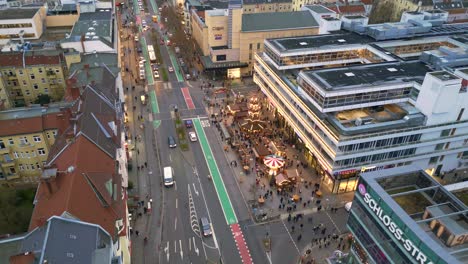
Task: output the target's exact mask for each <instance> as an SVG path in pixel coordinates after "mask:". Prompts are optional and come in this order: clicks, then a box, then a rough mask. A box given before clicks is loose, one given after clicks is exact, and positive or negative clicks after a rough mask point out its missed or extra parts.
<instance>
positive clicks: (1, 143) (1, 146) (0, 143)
mask: <svg viewBox="0 0 468 264" xmlns="http://www.w3.org/2000/svg"><path fill="white" fill-rule="evenodd" d="M4 148H5V143H3V140H1V139H0V149H4Z"/></svg>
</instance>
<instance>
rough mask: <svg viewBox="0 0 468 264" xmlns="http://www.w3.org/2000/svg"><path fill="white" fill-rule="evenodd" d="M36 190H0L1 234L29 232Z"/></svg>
mask: <svg viewBox="0 0 468 264" xmlns="http://www.w3.org/2000/svg"><path fill="white" fill-rule="evenodd" d="M35 191H36V189H35V188H31V189H21V190H14V189H9V188H3V187H2V188H0V234H19V233H23V232H26V231H27V230H28V226H29V221H30V219H31V215H32V210H33V199H34V196H35Z"/></svg>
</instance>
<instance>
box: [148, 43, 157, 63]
mask: <svg viewBox="0 0 468 264" xmlns="http://www.w3.org/2000/svg"><path fill="white" fill-rule="evenodd" d="M148 56H149V59H150V62H156V53H154V48H153V45H148Z"/></svg>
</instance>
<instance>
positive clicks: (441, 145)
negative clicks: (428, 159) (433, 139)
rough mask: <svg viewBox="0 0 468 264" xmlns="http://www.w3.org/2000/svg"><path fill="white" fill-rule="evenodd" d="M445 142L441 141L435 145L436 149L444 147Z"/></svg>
mask: <svg viewBox="0 0 468 264" xmlns="http://www.w3.org/2000/svg"><path fill="white" fill-rule="evenodd" d="M444 145H445V143H440V144H437V145H436V146H435V150H441V149H442V148H443V147H444Z"/></svg>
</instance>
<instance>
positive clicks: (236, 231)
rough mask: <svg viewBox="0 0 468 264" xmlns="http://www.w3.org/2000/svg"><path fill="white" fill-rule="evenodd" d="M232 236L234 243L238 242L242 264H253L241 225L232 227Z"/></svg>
mask: <svg viewBox="0 0 468 264" xmlns="http://www.w3.org/2000/svg"><path fill="white" fill-rule="evenodd" d="M230 228H231V232H232V235H233V236H234V241H235V242H236V246H237V249H238V250H239V254H240V257H241V260H242V263H253V262H252V257H251V256H250V251H249V248H248V247H247V243H246V242H245V239H244V235H243V234H242V229H241V228H240V225H239V224H233V225H230Z"/></svg>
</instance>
